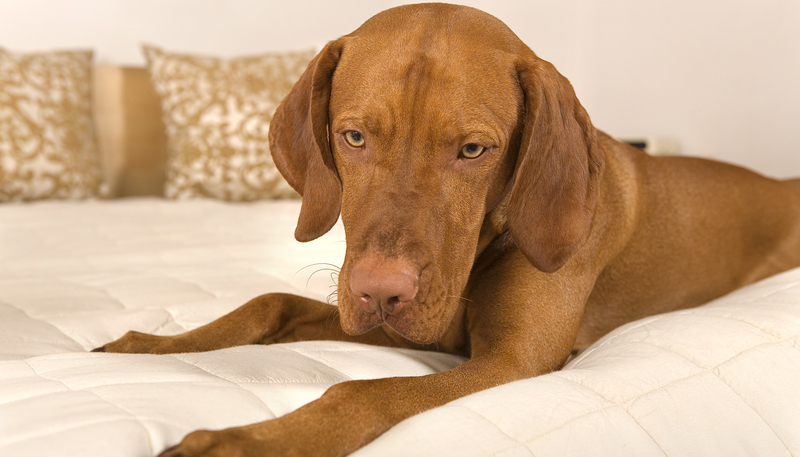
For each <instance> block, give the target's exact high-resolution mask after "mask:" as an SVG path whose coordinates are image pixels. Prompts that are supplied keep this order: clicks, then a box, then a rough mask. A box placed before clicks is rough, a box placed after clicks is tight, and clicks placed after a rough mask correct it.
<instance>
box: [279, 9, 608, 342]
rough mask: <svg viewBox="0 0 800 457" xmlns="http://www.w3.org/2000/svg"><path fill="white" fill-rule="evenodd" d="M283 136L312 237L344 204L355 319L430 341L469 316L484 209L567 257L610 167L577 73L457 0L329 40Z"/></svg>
mask: <svg viewBox="0 0 800 457" xmlns="http://www.w3.org/2000/svg"><path fill="white" fill-rule="evenodd" d="M270 147H271V150H272V154H273V157H274V159H275V163H276V164H277V166H278V168H279V169H280V171H281V173H283V175H284V176H285V177H286V179H287V180H288V181H289V183H290V184H291V185H292V186H293V187H294V188H295V189H296V190H297V191H298V192H299V193H300V194H301V195H302V196H303V204H302V209H301V212H300V218H299V221H298V224H297V229H296V231H295V236H296V238H297V239H298V240H300V241H308V240H311V239H314V238H317V237H319V236H320V235H322V234H324V233H325V232H327V231H328V230H329V229H330V228H331V227H332V226H333V224H334V223H335V222H336V220H337V218H338V217H339V214H340V212H341V216H342V220H343V223H344V227H345V232H346V237H347V254H346V257H345V261H344V265H343V266H342V271H341V273H340V277H339V278H340V280H339V292H338V299H339V309H340V314H341V323H342V326H343V328H344V330H345V331H347V332H349V333H352V334H358V333H363V332H365V331H367V330H369V329H370V328H372V327H374V326H376V325H379V324H381V323H384V322H385V323H386V324H388V325H390V326H391V327H392V328H394V329H395V330H396V331H397V332H398V333H400V334H401V335H403V336H405V337H406V338H408V339H410V340H412V341H415V342H418V343H431V342H434V341H436V340H437V339H438V338H440V337H441V336H442V335H443V333H444V332H445V330H446V329H447V328H448V326H449V325H450V323H451V321H452V319H453V317H454V316H455V314H456V311H457V309H458V307H459V306H460V302H461V300H462V294H463V291H464V289H465V287H466V284H467V280H468V278H469V275H470V271H471V268H472V265H473V262H474V261H475V258H476V255H478V254H479V253H478V252H477V249H478V248H477V246H478V240H479V237H480V235H481V229H482V227H484V221H485V220H487V221H488V220H489V219H491V220H492V221H494V225H495V226H496V225H497V224H498V222H497V221H501V222H500V224H501V225H502V226H501V227H497V228H498V229H499V231H501V232H503V231H505V232H508V233H509V234H510V235H511V238H512V239H513V241H514V243H515V244H516V246H517V247H518V248H519V249H520V250H521V251H522V253H523V254H524V255H525V256H526V257H527V258H528V260H529V261H530V262H531V264H532V265H534V266H535V267H536V268H538V269H540V270H542V271H544V272H553V271H555V270H558V269H559V268H560V267H561V266H562V265H563V264H564V263H566V262H567V261H568V260H569V258H570V257H571V256H572V255H573V254H574V253H575V252H576V251H577V249H579V248H580V247H581V246H582V245H583V243H584V242H585V241H586V239H587V237H588V234H589V230H590V226H591V223H592V220H593V216H594V212H595V208H596V206H597V200H598V191H599V176H600V174H601V169H602V165H603V155H602V152H601V151H600V149H599V147H598V145H597V138H596V133H595V130H594V128H593V127H592V125H591V122H590V121H589V117H588V115H587V114H586V112H585V110H584V109H583V107H581V105H580V103H579V102H578V100H577V99H576V97H575V94H574V92H573V90H572V87H571V85H570V84H569V82H568V81H567V80H566V79H565V78H564V77H563V76H561V75H560V74H559V73H558V72H557V71H556V70H555V69H554V68H553V67H552V65H550V64H549V63H547V62H545V61H543V60H541V59H539V58H538V57H537V56H536V55H535V54H534V53H533V52H532V51H531V50H530V49H529V48H528V47H527V46H525V45H524V44H523V43H522V42H521V41H520V40H519V39H518V38H517V37H516V35H514V34H513V32H511V31H510V30H509V29H508V28H507V27H506V26H505V25H504V24H503V23H502V22H500V21H499V20H497V19H496V18H494V17H492V16H490V15H488V14H486V13H482V12H480V11H478V10H475V9H472V8H467V7H457V6H453V5H443V4H434V5H411V6H404V7H399V8H394V9H391V10H388V11H385V12H383V13H380V14H378V15H376V16H375V17H373V18H372V19H370V20H368V21H367V22H366V23H364V25H362V26H361V27H360V28H359V29H358V30H356V31H355V32H353V33H352V34H350V35H347V36H345V37H342V38H340V39H338V40H336V41H332V42H330V43H329V44H328V45H327V46H326V47H325V48H324V49H323V50H322V52H320V53H319V55H317V57H316V58H315V59H314V60H313V61H312V62H311V63H310V64H309V67H308V69H307V70H306V71H305V73H304V74H303V76H302V77H301V78H300V80H299V81H298V82H297V84H296V85H295V86H294V88H293V89H292V91H291V93H290V94H289V95H288V96H287V97H286V99H285V100H284V101H283V103H282V104H281V105H280V106H279V108H278V110H277V112H276V113H275V116H274V118H273V121H272V124H271V130H270ZM493 212H494V216H495V217H491V218H489V214H490V213H493ZM498 216H499V217H498ZM487 223H488V222H487Z"/></svg>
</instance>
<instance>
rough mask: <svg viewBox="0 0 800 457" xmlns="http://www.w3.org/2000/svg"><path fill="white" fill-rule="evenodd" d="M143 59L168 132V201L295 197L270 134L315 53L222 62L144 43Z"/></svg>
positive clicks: (277, 55) (269, 55)
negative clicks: (280, 108) (276, 158)
mask: <svg viewBox="0 0 800 457" xmlns="http://www.w3.org/2000/svg"><path fill="white" fill-rule="evenodd" d="M144 54H145V57H146V58H147V66H148V69H149V70H150V76H151V78H152V80H153V86H154V87H155V90H156V92H157V93H158V95H159V97H160V98H161V107H162V110H163V112H164V124H165V125H166V128H167V138H168V148H169V157H168V159H167V183H166V186H165V191H164V192H165V194H166V196H167V197H168V198H178V199H181V198H192V197H213V198H219V199H224V200H235V201H248V200H256V199H263V198H279V197H295V196H297V194H296V193H295V192H294V190H292V188H291V187H290V186H289V184H288V183H287V182H286V181H285V180H284V179H283V177H282V176H281V174H280V173H279V172H278V169H277V168H276V167H275V164H274V163H273V161H272V155H271V154H270V152H269V143H268V140H267V134H268V132H269V123H270V121H271V120H272V114H273V113H274V112H275V108H277V106H278V103H280V101H281V100H282V99H283V98H284V97H285V96H286V94H288V93H289V90H290V89H291V88H292V85H294V83H295V82H296V81H297V80H298V79H299V78H300V75H301V74H302V73H303V71H304V70H305V68H306V66H307V65H308V62H309V61H311V59H312V58H313V57H314V54H315V53H314V51H307V52H298V53H293V54H266V55H262V56H256V57H242V58H237V59H231V60H224V59H217V58H212V57H200V56H190V55H180V54H172V53H166V52H164V51H162V50H161V49H159V48H156V47H153V46H145V47H144Z"/></svg>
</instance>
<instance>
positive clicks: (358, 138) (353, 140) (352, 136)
mask: <svg viewBox="0 0 800 457" xmlns="http://www.w3.org/2000/svg"><path fill="white" fill-rule="evenodd" d="M344 139H345V141H347V144H349V145H350V146H352V147H354V148H361V147H364V143H365V141H364V137H363V136H362V135H361V134H360V133H358V132H356V131H355V130H350V131H349V132H347V133H345V134H344Z"/></svg>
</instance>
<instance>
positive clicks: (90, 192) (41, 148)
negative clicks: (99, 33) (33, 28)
mask: <svg viewBox="0 0 800 457" xmlns="http://www.w3.org/2000/svg"><path fill="white" fill-rule="evenodd" d="M91 75H92V51H57V52H48V53H35V54H17V53H12V52H9V51H7V50H5V49H2V48H0V201H22V200H36V199H43V198H85V197H92V196H97V195H98V193H99V189H100V158H99V153H98V150H97V145H96V143H95V137H94V130H93V127H92V110H91V99H90V92H91Z"/></svg>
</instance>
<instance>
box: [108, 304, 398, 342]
mask: <svg viewBox="0 0 800 457" xmlns="http://www.w3.org/2000/svg"><path fill="white" fill-rule="evenodd" d="M307 340H338V341H354V342H361V343H367V344H377V345H385V346H410V344H404V341H403V340H402V339H400V338H399V337H396V335H391V334H389V333H387V332H386V331H385V329H382V328H378V329H375V330H373V331H370V332H367V333H365V334H363V335H359V336H356V337H352V336H349V335H347V334H346V333H345V332H344V331H342V329H341V325H340V324H339V314H338V311H337V309H336V307H335V306H332V305H328V304H326V303H322V302H319V301H316V300H312V299H310V298H305V297H300V296H297V295H291V294H266V295H262V296H260V297H256V298H254V299H252V300H250V301H249V302H247V303H246V304H244V305H242V306H241V307H239V308H238V309H236V310H234V311H232V312H231V313H229V314H226V315H225V316H222V317H221V318H219V319H217V320H215V321H213V322H211V323H209V324H207V325H204V326H202V327H199V328H197V329H195V330H192V331H189V332H186V333H183V334H180V335H174V336H157V335H148V334H145V333H140V332H133V331H131V332H128V333H126V334H125V335H124V336H123V337H122V338H120V339H118V340H116V341H113V342H111V343H108V344H106V345H104V346H101V347H99V348H97V349H95V350H94V352H123V353H145V354H148V353H149V354H174V353H182V352H201V351H212V350H216V349H223V348H228V347H233V346H241V345H245V344H270V343H283V342H292V341H307Z"/></svg>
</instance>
